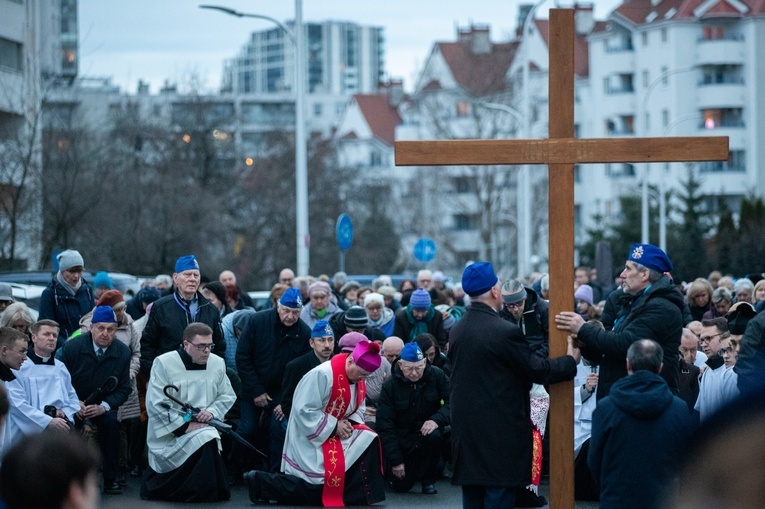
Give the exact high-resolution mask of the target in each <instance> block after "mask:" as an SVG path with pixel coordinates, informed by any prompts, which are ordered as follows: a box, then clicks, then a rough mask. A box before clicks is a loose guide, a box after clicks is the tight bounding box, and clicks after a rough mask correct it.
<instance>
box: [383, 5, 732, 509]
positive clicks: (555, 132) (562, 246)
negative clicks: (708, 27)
mask: <svg viewBox="0 0 765 509" xmlns="http://www.w3.org/2000/svg"><path fill="white" fill-rule="evenodd" d="M549 26H550V36H549V41H550V43H549V52H550V62H549V94H550V98H549V136H550V139H547V140H544V139H542V140H451V141H408V142H403V141H400V142H396V146H395V150H396V165H399V166H448V165H460V166H463V165H492V164H502V165H516V164H547V165H548V166H549V195H548V196H549V205H548V206H549V207H550V208H549V229H550V235H549V239H550V244H549V250H548V253H549V265H550V297H551V299H550V356H551V357H558V356H561V355H565V354H566V333H565V332H564V331H559V330H558V329H557V328H556V327H555V323H554V317H555V315H556V314H557V313H560V312H561V311H571V310H573V309H575V308H574V292H573V290H572V282H573V280H574V164H577V163H614V162H677V161H725V160H727V159H728V138H727V137H687V138H622V139H607V138H604V139H575V138H574V11H573V10H572V9H551V10H550V25H549ZM525 43H527V42H525ZM523 85H524V86H528V83H524V84H523ZM550 403H551V409H550V410H551V412H550V427H549V428H548V432H549V433H550V507H551V508H553V509H573V508H574V386H573V382H566V383H560V384H554V385H552V386H551V387H550ZM487 418H488V417H487ZM479 432H480V430H476V433H479ZM529 468H531V466H529Z"/></svg>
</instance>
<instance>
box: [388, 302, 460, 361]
mask: <svg viewBox="0 0 765 509" xmlns="http://www.w3.org/2000/svg"><path fill="white" fill-rule="evenodd" d="M409 310H411V307H410V306H406V307H402V308H401V309H399V310H398V311H396V321H395V324H394V325H393V335H394V336H397V337H399V338H401V339H402V340H404V343H409V342H410V341H414V336H416V334H414V328H415V324H414V323H413V321H412V320H413V318H410V317H409V316H408V313H407V311H409ZM431 312H432V316H431V318H430V319H429V320H428V317H427V315H426V316H425V319H424V321H426V324H425V325H426V328H425V330H423V331H422V332H427V333H428V334H433V336H435V338H436V341H438V346H439V347H440V348H441V350H446V343H447V338H446V332H445V331H444V318H443V315H442V314H441V312H440V311H439V310H437V309H436V308H434V307H433V306H432V305H431V306H430V309H429V310H428V314H431Z"/></svg>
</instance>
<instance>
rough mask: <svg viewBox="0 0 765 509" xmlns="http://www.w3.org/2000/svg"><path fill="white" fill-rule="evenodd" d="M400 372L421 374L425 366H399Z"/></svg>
mask: <svg viewBox="0 0 765 509" xmlns="http://www.w3.org/2000/svg"><path fill="white" fill-rule="evenodd" d="M401 371H403V372H404V373H414V372H415V371H416V372H417V373H422V372H423V371H425V364H420V365H410V366H401Z"/></svg>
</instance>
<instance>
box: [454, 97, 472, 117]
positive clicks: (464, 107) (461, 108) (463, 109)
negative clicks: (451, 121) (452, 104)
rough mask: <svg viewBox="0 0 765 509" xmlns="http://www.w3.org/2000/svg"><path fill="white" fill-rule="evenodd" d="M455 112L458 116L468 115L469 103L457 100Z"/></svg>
mask: <svg viewBox="0 0 765 509" xmlns="http://www.w3.org/2000/svg"><path fill="white" fill-rule="evenodd" d="M455 114H456V115H457V117H460V118H463V117H467V116H468V115H470V103H469V102H465V101H462V102H458V103H457V105H456V110H455Z"/></svg>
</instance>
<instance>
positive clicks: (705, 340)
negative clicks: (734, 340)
mask: <svg viewBox="0 0 765 509" xmlns="http://www.w3.org/2000/svg"><path fill="white" fill-rule="evenodd" d="M722 335H723V333H722V332H718V333H717V334H712V335H711V336H704V337H700V338H699V341H701V342H702V343H709V342H710V341H712V338H716V337H717V336H722Z"/></svg>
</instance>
